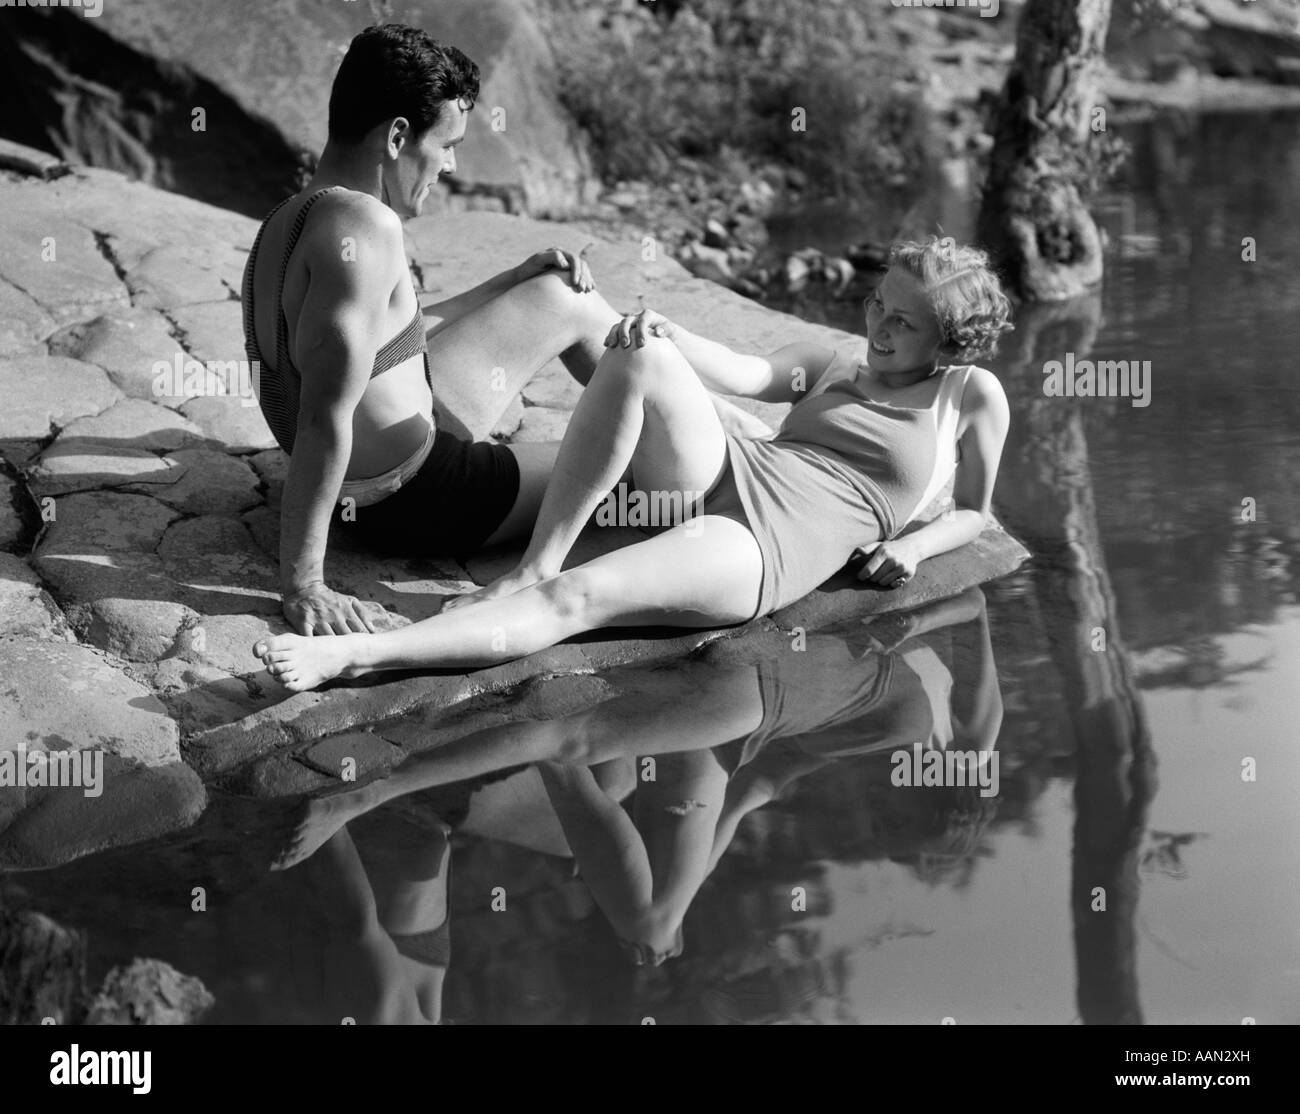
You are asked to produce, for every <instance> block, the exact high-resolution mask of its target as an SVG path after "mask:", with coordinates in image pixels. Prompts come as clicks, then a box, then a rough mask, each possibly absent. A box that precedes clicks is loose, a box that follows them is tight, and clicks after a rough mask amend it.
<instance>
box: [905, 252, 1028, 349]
mask: <svg viewBox="0 0 1300 1114" xmlns="http://www.w3.org/2000/svg"><path fill="white" fill-rule="evenodd" d="M889 265H890V266H891V267H902V268H903V269H904V270H905V271H907V272H908V273H909V274H911V275H912V276H913V277H915V278H916V279H917V280H919V281H920V283H921V285H922V286H923V287H925V292H926V294H927V295H929V298H930V304H931V305H932V306H933V307H934V311H935V313H936V314H937V315H938V318H939V327H940V328H941V329H942V330H943V343H944V345H945V346H946V347H947V348H948V349H949V350H950V351H951V352H952V355H953V359H954V360H955V361H956V362H958V363H967V362H969V361H971V360H973V359H975V358H976V357H977V356H991V355H992V354H993V353H994V352H996V351H997V347H998V338H999V337H1001V336H1002V335H1003V334H1004V333H1009V332H1010V331H1011V329H1012V328H1013V326H1012V325H1011V322H1010V317H1011V302H1010V300H1009V299H1008V298H1007V296H1006V295H1005V294H1004V293H1003V292H1002V284H1001V283H1000V282H999V281H998V277H997V275H996V274H994V273H993V268H992V267H991V266H990V265H989V257H988V255H987V254H986V253H985V252H982V251H980V249H979V248H973V247H968V246H965V245H962V244H958V243H957V242H956V241H955V240H954V239H953V238H952V237H951V236H945V237H943V239H940V238H939V237H938V236H930V237H928V238H927V239H925V240H905V241H903V242H902V243H898V244H895V245H894V246H893V248H892V249H891V250H890V253H889Z"/></svg>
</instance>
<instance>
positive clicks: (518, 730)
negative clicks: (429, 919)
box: [276, 666, 763, 869]
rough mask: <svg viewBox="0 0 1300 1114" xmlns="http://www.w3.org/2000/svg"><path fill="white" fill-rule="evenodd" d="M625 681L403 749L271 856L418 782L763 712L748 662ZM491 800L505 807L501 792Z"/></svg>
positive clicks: (311, 811)
mask: <svg viewBox="0 0 1300 1114" xmlns="http://www.w3.org/2000/svg"><path fill="white" fill-rule="evenodd" d="M628 684H630V685H636V686H638V687H637V688H636V689H633V690H632V691H629V692H627V693H626V694H625V695H623V696H620V697H617V698H615V699H613V700H607V701H605V702H604V703H603V704H598V705H596V707H594V708H591V709H588V710H587V711H585V712H579V713H577V714H575V715H571V716H566V717H564V718H563V719H556V720H541V721H532V720H520V721H518V722H516V723H507V724H502V725H501V726H498V727H490V728H487V729H486V730H483V731H476V732H474V733H473V734H471V735H465V736H462V737H461V738H459V739H452V740H449V741H448V742H446V743H443V744H442V745H440V746H437V747H434V748H432V749H430V750H428V751H425V752H423V753H421V754H417V755H414V756H412V757H411V758H408V759H407V760H406V761H405V762H403V763H402V764H401V765H400V766H398V767H396V768H395V769H394V770H393V772H392V773H391V774H389V776H388V777H386V778H382V779H380V780H377V781H373V782H370V783H369V784H367V785H363V786H361V787H359V788H357V789H355V790H352V791H351V792H348V793H334V794H331V795H330V796H328V797H320V798H317V799H316V800H313V801H310V802H308V804H307V805H306V809H305V816H304V817H303V819H302V820H301V822H300V823H299V825H298V829H297V832H296V833H295V837H294V841H293V843H292V844H291V845H290V846H289V848H287V849H286V851H285V852H284V854H283V855H282V856H281V857H280V859H279V860H277V863H276V865H277V867H279V868H282V869H283V868H285V867H288V866H292V865H293V864H294V863H297V862H301V861H302V860H303V859H305V858H307V857H308V856H310V855H311V854H312V853H313V852H314V851H315V849H316V848H317V847H319V846H320V845H321V844H322V843H324V842H325V840H327V839H329V837H330V836H331V835H333V834H334V832H336V831H338V829H339V828H340V827H342V826H343V825H344V824H347V823H349V822H350V821H352V820H354V819H356V818H357V817H359V816H362V815H364V814H365V813H367V812H369V811H371V810H372V809H374V808H377V807H378V806H380V805H382V804H384V803H385V802H387V801H391V800H394V799H396V798H398V797H403V796H406V795H407V794H409V793H415V792H418V791H419V790H421V789H432V788H435V787H436V786H439V785H449V784H451V783H453V782H457V781H468V780H470V779H471V778H477V777H483V776H485V775H487V774H492V773H495V772H496V771H498V770H502V769H506V768H507V767H509V766H515V765H521V764H524V763H527V762H542V761H560V762H567V763H570V764H575V765H598V764H606V763H608V762H610V761H613V760H618V759H626V758H628V757H630V756H632V755H637V756H648V755H657V754H664V753H669V752H672V751H680V750H682V749H685V748H695V747H700V748H704V747H713V746H717V745H718V744H719V743H722V742H727V741H729V740H731V739H735V738H739V737H741V736H744V735H747V734H749V733H750V732H751V731H753V730H754V729H755V728H756V727H757V726H758V724H759V723H760V722H761V720H762V716H763V706H762V700H761V697H760V696H759V687H758V678H757V673H756V672H755V669H754V667H753V666H738V667H726V668H719V667H704V666H696V667H693V668H691V669H689V670H682V671H680V672H677V673H674V674H672V675H669V676H668V677H667V678H666V679H665V676H664V675H663V674H658V675H650V676H647V677H645V678H634V679H632V680H630V681H629V682H628ZM595 773H596V777H597V779H598V780H602V779H605V778H606V777H609V776H613V771H612V770H611V771H608V772H607V773H606V772H601V771H600V770H597V771H595ZM533 776H534V777H536V775H535V774H534V775H533ZM517 781H518V779H517V778H509V779H507V780H506V781H505V782H502V783H501V786H502V787H503V788H500V789H499V790H498V788H497V787H496V786H486V787H484V788H483V789H482V790H480V791H479V792H478V793H476V794H475V795H474V798H473V799H474V801H475V802H476V804H475V808H476V809H477V808H478V804H479V803H480V798H482V799H483V800H484V801H486V800H489V799H491V800H494V801H495V800H496V798H497V796H498V793H501V794H507V793H508V792H509V791H508V790H507V789H505V788H504V787H505V786H513V785H515V784H516V783H517ZM510 791H513V790H510ZM485 795H486V796H485ZM496 807H498V809H505V808H506V802H505V800H504V799H503V800H502V801H501V802H499V803H498V805H497V806H496ZM475 814H477V813H475ZM561 842H562V840H561ZM566 853H567V852H566Z"/></svg>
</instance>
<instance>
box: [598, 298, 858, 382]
mask: <svg viewBox="0 0 1300 1114" xmlns="http://www.w3.org/2000/svg"><path fill="white" fill-rule="evenodd" d="M650 336H659V337H665V338H666V339H668V340H671V341H672V342H673V343H674V344H675V345H676V346H677V350H678V351H679V352H680V353H681V354H682V355H683V356H685V357H686V362H687V363H688V364H690V365H691V367H692V369H694V371H695V374H696V375H698V376H699V377H700V382H701V383H703V384H704V385H705V386H706V387H708V389H709V390H711V391H717V392H718V393H719V394H724V395H736V396H739V397H740V398H756V399H761V400H762V401H763V402H797V401H799V399H801V398H803V397H805V396H806V395H807V394H809V393H810V392H811V391H812V390H813V388H814V387H816V386H817V384H818V383H819V382H820V381H821V378H822V376H823V375H824V374H825V373H826V369H827V368H828V367H829V366H830V363H831V360H832V359H833V358H834V355H835V353H834V352H833V351H832V350H831V349H829V348H827V347H825V346H824V345H821V344H817V343H814V342H812V341H800V342H799V343H796V344H787V345H786V346H785V347H784V348H778V349H777V350H776V351H775V352H772V353H770V354H768V355H766V356H746V355H742V354H741V353H739V352H734V351H732V350H731V349H730V348H728V347H727V346H726V345H725V344H719V343H718V342H717V341H715V340H707V339H705V338H704V337H701V336H696V335H695V334H694V333H692V332H689V331H687V330H686V329H683V328H682V327H681V326H680V325H678V324H676V323H674V322H672V321H669V320H668V319H667V318H666V317H664V316H663V314H661V313H657V312H655V311H654V310H651V309H646V310H641V311H640V312H639V313H630V314H628V315H627V316H625V317H624V318H623V320H622V321H620V322H619V323H618V324H617V325H615V326H614V328H613V329H611V330H610V333H609V336H608V338H606V341H605V343H606V344H607V345H610V346H613V345H621V346H622V347H624V348H627V347H629V346H632V345H635V346H636V347H637V348H640V347H642V346H643V345H644V344H645V342H646V338H647V337H650Z"/></svg>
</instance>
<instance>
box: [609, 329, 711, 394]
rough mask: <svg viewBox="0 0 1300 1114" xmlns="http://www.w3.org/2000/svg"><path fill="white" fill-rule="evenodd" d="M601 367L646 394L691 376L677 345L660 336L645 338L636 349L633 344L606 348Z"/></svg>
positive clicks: (689, 368)
mask: <svg viewBox="0 0 1300 1114" xmlns="http://www.w3.org/2000/svg"><path fill="white" fill-rule="evenodd" d="M601 364H602V365H606V364H607V365H608V367H609V369H610V370H611V371H612V372H613V373H614V374H617V375H620V376H623V377H625V378H628V379H631V380H633V381H634V382H636V383H637V384H638V385H639V386H640V387H641V388H642V389H643V390H647V391H649V390H653V389H654V388H656V387H661V386H665V385H672V384H675V383H678V382H680V381H681V378H682V376H684V375H687V374H689V375H692V376H694V374H695V373H694V372H693V371H692V370H691V366H690V364H688V363H687V362H686V358H685V357H684V356H683V355H682V354H681V352H679V351H678V350H677V346H676V345H675V344H673V342H672V341H670V340H665V339H664V338H663V337H649V338H647V340H646V342H645V345H644V346H643V347H640V348H638V347H637V346H636V345H635V344H632V345H629V346H628V347H626V348H624V347H623V346H622V345H615V346H614V347H612V348H607V349H606V350H605V355H604V357H603V358H602V359H601Z"/></svg>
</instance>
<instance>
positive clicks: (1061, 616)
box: [998, 296, 1157, 1025]
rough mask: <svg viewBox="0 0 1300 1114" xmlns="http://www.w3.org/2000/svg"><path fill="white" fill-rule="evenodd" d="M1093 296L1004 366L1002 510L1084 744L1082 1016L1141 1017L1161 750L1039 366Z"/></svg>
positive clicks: (1081, 465)
mask: <svg viewBox="0 0 1300 1114" xmlns="http://www.w3.org/2000/svg"><path fill="white" fill-rule="evenodd" d="M1100 317H1101V301H1100V298H1098V297H1096V296H1089V297H1085V298H1081V299H1078V300H1076V301H1074V302H1070V303H1063V304H1059V305H1053V306H1031V307H1025V308H1024V309H1023V310H1022V312H1021V313H1020V315H1019V320H1018V321H1017V325H1016V331H1015V332H1014V333H1013V334H1012V335H1011V336H1010V337H1009V338H1008V345H1007V347H1008V352H1007V364H1006V366H1007V368H1008V370H1007V372H1006V373H1005V374H1004V375H1003V377H1002V378H1003V382H1004V383H1005V384H1006V388H1007V394H1008V396H1009V398H1010V400H1011V405H1012V413H1013V414H1014V418H1013V420H1012V423H1011V435H1010V437H1009V438H1008V441H1007V447H1006V450H1005V452H1004V454H1003V465H1002V470H1001V474H1002V475H1003V477H1004V478H1005V479H1006V480H1009V481H1011V482H1009V483H1008V485H1007V488H1008V490H1011V491H1015V492H1016V493H1017V497H1016V500H1015V502H1014V504H1011V505H1008V506H1006V507H1002V506H999V508H998V509H999V512H1000V513H999V517H1001V519H1002V521H1003V522H1004V523H1005V524H1006V526H1007V529H1009V530H1011V531H1012V532H1013V533H1015V534H1016V536H1017V537H1019V538H1020V539H1021V540H1022V541H1024V543H1025V544H1026V545H1027V546H1028V547H1029V548H1030V550H1031V551H1032V552H1033V554H1034V561H1035V565H1036V569H1037V571H1036V574H1035V577H1034V585H1035V591H1036V594H1037V596H1038V600H1039V605H1040V611H1041V613H1042V614H1043V616H1044V620H1045V622H1046V623H1047V624H1048V626H1047V635H1048V645H1049V647H1050V652H1051V655H1052V658H1053V661H1054V662H1055V664H1056V667H1057V669H1058V671H1059V673H1060V676H1061V679H1062V684H1063V688H1064V691H1065V697H1066V701H1067V704H1068V707H1069V711H1070V721H1071V722H1070V726H1071V729H1072V731H1073V734H1074V740H1075V773H1074V801H1075V824H1074V847H1073V853H1072V856H1071V866H1072V871H1071V885H1070V901H1071V912H1072V914H1073V920H1074V945H1075V958H1076V964H1077V987H1076V999H1077V1002H1078V1006H1079V1014H1080V1017H1081V1018H1082V1019H1083V1021H1084V1023H1085V1024H1102V1025H1121V1024H1129V1025H1132V1024H1140V1023H1141V1021H1142V1006H1141V1001H1140V998H1139V994H1138V977H1137V941H1136V937H1137V906H1138V897H1139V895H1140V890H1141V887H1140V884H1139V877H1138V862H1139V853H1140V847H1141V843H1142V839H1143V836H1144V834H1145V831H1146V822H1147V814H1148V812H1149V810H1150V806H1151V801H1152V798H1153V797H1154V796H1155V792H1156V788H1157V784H1156V756H1155V750H1154V748H1153V747H1152V745H1151V736H1150V731H1149V729H1148V727H1147V721H1146V713H1145V709H1144V707H1143V704H1142V700H1141V697H1140V695H1139V693H1138V689H1137V685H1136V683H1135V681H1134V680H1133V674H1132V667H1131V665H1130V663H1129V660H1128V655H1127V652H1126V651H1125V649H1124V646H1123V643H1122V641H1121V639H1120V632H1119V623H1118V618H1117V615H1116V607H1115V597H1114V594H1113V592H1112V591H1111V587H1110V574H1109V571H1108V569H1107V567H1106V558H1105V553H1104V550H1103V547H1102V544H1101V531H1100V529H1099V527H1098V525H1097V515H1096V510H1095V502H1094V498H1093V491H1092V479H1091V473H1090V471H1089V466H1088V445H1087V440H1086V437H1085V435H1084V430H1083V414H1082V412H1081V411H1080V409H1079V408H1078V407H1077V406H1069V405H1062V403H1068V400H1062V399H1048V398H1044V397H1043V393H1042V382H1041V379H1042V377H1041V375H1040V370H1041V368H1042V366H1043V363H1044V362H1045V361H1046V360H1050V359H1060V358H1061V357H1062V355H1063V354H1064V353H1065V352H1067V351H1069V352H1075V353H1078V354H1079V355H1080V356H1082V355H1086V354H1087V353H1088V352H1089V351H1091V349H1092V346H1093V342H1094V340H1095V338H1096V335H1097V328H1098V324H1099V322H1100Z"/></svg>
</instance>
